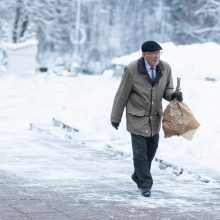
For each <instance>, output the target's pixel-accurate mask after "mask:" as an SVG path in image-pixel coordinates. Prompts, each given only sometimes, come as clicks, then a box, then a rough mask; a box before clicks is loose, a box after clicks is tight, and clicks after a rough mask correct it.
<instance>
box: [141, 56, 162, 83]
mask: <svg viewBox="0 0 220 220" xmlns="http://www.w3.org/2000/svg"><path fill="white" fill-rule="evenodd" d="M138 72H140V73H141V74H145V75H146V76H147V81H148V82H149V83H151V84H152V86H154V85H155V84H157V83H158V82H159V80H160V78H161V76H162V74H163V72H164V65H163V63H162V62H161V61H159V63H158V65H157V66H156V78H155V80H154V81H153V80H152V79H151V78H150V75H149V73H148V72H147V69H146V67H145V63H144V58H143V57H141V58H139V59H138Z"/></svg>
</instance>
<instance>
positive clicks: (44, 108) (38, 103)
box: [0, 43, 220, 179]
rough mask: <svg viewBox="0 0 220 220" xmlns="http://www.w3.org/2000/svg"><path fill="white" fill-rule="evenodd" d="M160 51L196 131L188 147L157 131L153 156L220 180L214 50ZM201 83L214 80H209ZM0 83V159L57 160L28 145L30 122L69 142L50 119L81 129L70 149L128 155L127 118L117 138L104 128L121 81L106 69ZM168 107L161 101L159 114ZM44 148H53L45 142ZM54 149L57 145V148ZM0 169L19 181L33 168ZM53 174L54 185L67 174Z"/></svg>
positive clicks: (219, 54) (219, 51) (218, 69)
mask: <svg viewBox="0 0 220 220" xmlns="http://www.w3.org/2000/svg"><path fill="white" fill-rule="evenodd" d="M162 47H163V48H164V50H163V51H164V52H163V55H162V57H161V59H164V60H166V61H167V62H168V63H170V64H171V67H172V70H173V77H174V83H176V80H175V79H176V77H177V76H180V77H181V79H182V80H181V87H182V92H183V95H184V101H185V102H186V103H187V105H188V106H189V107H190V108H191V110H192V112H193V113H194V115H195V116H196V118H197V119H198V121H199V122H200V124H201V126H200V127H199V129H198V130H197V132H196V134H195V136H194V138H193V140H192V141H191V142H189V141H187V140H185V139H184V138H182V137H172V138H168V139H165V138H163V131H162V130H161V135H160V136H161V140H160V144H159V149H158V152H157V155H156V156H157V157H158V158H161V159H164V160H166V161H168V162H171V163H174V164H175V165H178V166H180V167H183V168H184V169H187V170H192V171H193V172H196V173H198V174H200V175H203V176H207V177H210V178H213V179H215V178H219V176H220V160H219V158H220V149H219V135H220V128H219V124H220V117H219V102H218V94H219V93H220V81H219V79H220V65H219V64H218V63H219V60H220V46H219V45H216V44H214V43H206V44H203V45H190V46H178V47H177V46H175V45H173V44H172V43H166V44H162ZM139 56H140V52H136V53H134V54H131V55H129V56H126V57H122V58H117V59H115V60H114V61H113V62H114V63H118V64H126V63H128V62H129V61H131V60H133V59H136V58H138V57H139ZM206 77H209V78H213V79H216V80H217V81H207V80H205V78H206ZM0 82H1V87H0V119H1V123H0V132H1V136H0V143H1V147H0V149H1V152H4V154H5V155H7V156H10V155H12V156H13V158H14V156H23V157H24V158H25V156H29V155H35V154H36V155H44V156H43V158H47V156H48V158H50V157H51V155H53V153H54V154H55V155H56V154H58V153H60V152H59V151H53V150H52V148H50V149H49V150H48V149H47V148H44V147H42V146H41V141H40V140H39V143H38V142H37V138H34V137H35V135H36V132H38V131H36V130H30V123H33V124H34V125H36V126H37V127H40V128H44V129H45V130H46V131H48V133H50V132H51V133H50V134H49V136H51V134H52V135H54V136H55V137H54V141H56V138H57V137H58V139H57V140H62V139H63V140H67V139H68V138H69V137H68V136H65V134H64V132H63V131H60V129H58V128H55V127H54V126H53V123H52V118H56V119H59V120H61V121H63V122H65V123H66V124H68V125H71V126H72V127H75V128H77V129H79V132H76V133H74V134H72V135H71V138H72V139H68V140H69V141H70V142H71V143H73V144H75V145H77V144H84V145H86V146H90V147H92V148H94V149H96V150H99V151H106V147H107V146H108V145H109V144H110V145H111V146H114V147H115V148H116V149H119V150H121V151H123V152H126V153H128V154H131V146H130V135H129V133H127V131H126V130H125V117H124V118H123V120H122V123H121V124H120V127H119V130H118V131H116V130H115V129H114V128H113V127H112V126H111V124H110V113H111V107H112V102H113V99H114V95H115V93H116V90H117V88H118V85H119V83H120V79H119V78H114V77H113V72H112V71H111V70H108V71H106V72H105V73H104V74H103V75H99V76H97V75H96V76H89V75H80V74H79V75H78V76H76V77H60V76H56V75H53V74H50V75H46V74H30V75H27V74H25V75H22V74H16V73H14V74H9V75H6V74H2V75H1V76H0ZM167 104H168V103H167V102H166V101H164V103H163V107H164V108H165V106H166V105H167ZM43 135H47V133H44V134H43ZM37 137H38V138H39V137H40V135H39V134H38V136H37ZM47 144H48V145H50V144H52V143H50V142H49V141H48V143H47ZM59 144H60V146H61V145H62V141H60V142H59ZM61 147H62V146H61ZM70 153H71V151H70ZM43 158H42V160H43V161H44V163H47V159H43ZM14 159H15V158H14ZM68 159H69V158H68ZM26 162H27V161H26ZM66 162H68V161H66ZM48 164H49V161H48ZM0 165H1V169H2V170H6V171H9V172H16V173H17V174H19V171H22V169H27V167H28V166H30V169H31V166H36V164H34V161H28V162H27V163H24V164H20V166H18V163H16V159H15V163H7V161H1V162H0ZM42 169H45V167H44V168H42ZM42 171H43V170H42ZM164 172H166V171H164ZM51 175H53V178H55V177H56V176H57V178H61V177H62V175H64V176H65V175H67V176H68V172H66V173H63V171H60V169H57V172H56V165H55V164H54V170H53V173H52V174H51ZM128 175H130V174H128ZM36 176H37V174H36V173H31V172H29V176H28V178H32V177H36ZM48 178H49V176H48ZM190 178H191V177H189V179H190Z"/></svg>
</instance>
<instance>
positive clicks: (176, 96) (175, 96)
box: [171, 92, 183, 102]
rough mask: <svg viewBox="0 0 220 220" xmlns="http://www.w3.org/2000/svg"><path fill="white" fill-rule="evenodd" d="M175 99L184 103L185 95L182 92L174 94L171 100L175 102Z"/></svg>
mask: <svg viewBox="0 0 220 220" xmlns="http://www.w3.org/2000/svg"><path fill="white" fill-rule="evenodd" d="M174 99H176V100H177V101H179V102H182V101H183V94H182V92H174V93H173V94H172V95H171V100H174Z"/></svg>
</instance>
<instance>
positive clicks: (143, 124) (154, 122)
mask: <svg viewBox="0 0 220 220" xmlns="http://www.w3.org/2000/svg"><path fill="white" fill-rule="evenodd" d="M173 92H174V91H173V79H172V73H171V68H170V66H169V64H168V63H166V62H164V61H160V62H159V64H158V65H157V66H156V78H155V81H152V80H151V78H150V76H149V74H148V72H147V70H146V67H145V63H144V58H140V59H138V60H136V61H133V62H132V63H130V64H129V65H128V66H126V67H125V70H124V74H123V76H122V80H121V83H120V86H119V88H118V91H117V93H116V95H115V99H114V103H113V107H112V113H111V121H112V122H118V123H120V121H121V118H122V114H123V111H124V108H125V107H126V122H127V130H128V131H129V132H130V133H132V134H136V135H142V136H145V137H151V136H153V135H155V134H157V133H159V131H160V127H161V118H162V115H163V110H162V98H164V99H166V100H167V101H170V100H171V94H172V93H173Z"/></svg>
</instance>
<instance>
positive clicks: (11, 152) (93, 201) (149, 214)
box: [0, 131, 220, 220]
mask: <svg viewBox="0 0 220 220" xmlns="http://www.w3.org/2000/svg"><path fill="white" fill-rule="evenodd" d="M7 137H8V136H7ZM3 139H4V137H1V142H2V143H3V144H2V146H1V147H0V219H3V220H6V219H10V220H18V219H21V220H26V219H41V220H44V219H45V220H50V219H53V220H56V219H57V220H65V219H76V220H81V219H91V220H95V219H100V220H101V219H102V220H103V219H119V220H120V219H147V220H157V219H158V220H188V219H199V220H209V219H210V220H219V219H220V184H219V183H218V182H216V183H214V182H210V183H208V184H207V183H204V182H201V181H198V180H196V179H195V178H193V176H190V175H180V176H176V175H174V174H173V173H172V172H171V170H169V169H166V170H160V169H159V167H158V164H157V163H156V162H154V163H153V168H152V174H153V177H154V186H153V189H152V196H151V197H150V198H145V197H142V196H141V195H140V192H139V190H138V189H137V188H136V186H135V184H134V183H133V182H132V180H131V178H130V176H131V173H132V171H133V164H132V158H131V157H127V158H123V157H121V158H120V157H115V156H114V155H113V154H110V153H107V152H105V151H101V150H97V149H94V148H92V147H89V146H86V145H82V144H77V143H73V142H67V141H64V140H59V139H55V138H54V137H52V136H51V137H50V136H47V135H42V134H37V133H34V132H33V131H25V132H23V133H21V134H20V135H17V137H16V139H15V138H13V135H12V136H11V139H10V140H8V141H4V140H3Z"/></svg>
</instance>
